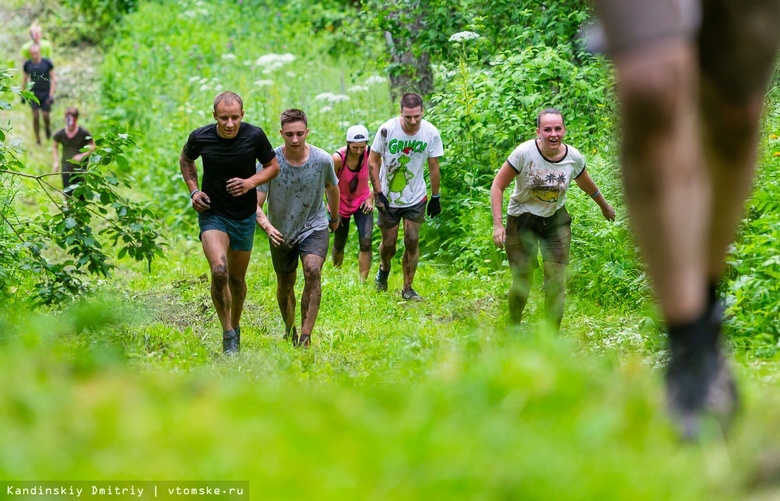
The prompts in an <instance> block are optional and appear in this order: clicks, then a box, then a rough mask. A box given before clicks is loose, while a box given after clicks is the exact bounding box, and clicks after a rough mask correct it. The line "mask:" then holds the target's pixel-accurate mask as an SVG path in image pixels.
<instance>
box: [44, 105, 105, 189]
mask: <svg viewBox="0 0 780 501" xmlns="http://www.w3.org/2000/svg"><path fill="white" fill-rule="evenodd" d="M78 121H79V110H78V109H77V108H75V107H73V106H70V107H69V108H68V109H66V110H65V127H64V128H62V129H60V130H58V131H57V132H55V133H54V137H53V138H52V143H51V153H52V157H53V163H52V172H53V173H55V174H56V173H57V172H60V171H62V189H63V190H64V191H65V193H66V194H68V193H70V192H71V191H73V190H72V189H69V188H70V186H71V185H75V184H78V183H79V182H80V177H81V176H79V175H77V174H75V173H78V172H84V171H85V170H86V162H84V161H82V160H84V159H85V158H86V157H87V155H89V154H90V153H91V152H92V151H94V149H95V141H94V140H93V139H92V134H90V133H89V131H88V130H87V129H85V128H84V127H81V126H80V125H79V124H78ZM60 144H61V145H62V157H60V156H59V155H58V153H59V146H60ZM86 147H89V151H84V152H82V151H81V150H82V149H84V148H86ZM73 162H77V163H73ZM71 173H74V174H73V175H71Z"/></svg>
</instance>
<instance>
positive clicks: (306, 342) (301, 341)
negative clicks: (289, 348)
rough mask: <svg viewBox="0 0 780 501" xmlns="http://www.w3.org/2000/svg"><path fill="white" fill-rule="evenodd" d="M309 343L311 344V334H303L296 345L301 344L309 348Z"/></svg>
mask: <svg viewBox="0 0 780 501" xmlns="http://www.w3.org/2000/svg"><path fill="white" fill-rule="evenodd" d="M309 345H311V334H301V337H300V338H299V339H298V342H297V343H295V346H300V347H302V348H308V347H309Z"/></svg>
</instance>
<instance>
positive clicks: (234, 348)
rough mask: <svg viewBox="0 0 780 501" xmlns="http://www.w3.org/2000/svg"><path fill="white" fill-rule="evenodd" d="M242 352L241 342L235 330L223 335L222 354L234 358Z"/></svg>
mask: <svg viewBox="0 0 780 501" xmlns="http://www.w3.org/2000/svg"><path fill="white" fill-rule="evenodd" d="M240 351H241V342H240V341H239V337H238V335H237V334H236V331H235V330H234V329H230V330H229V331H227V332H225V333H223V334H222V353H224V354H225V355H229V356H233V355H238V352H240Z"/></svg>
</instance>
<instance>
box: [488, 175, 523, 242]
mask: <svg viewBox="0 0 780 501" xmlns="http://www.w3.org/2000/svg"><path fill="white" fill-rule="evenodd" d="M515 176H517V171H516V170H515V169H514V168H513V167H512V166H511V165H510V164H509V162H504V165H502V166H501V168H500V169H498V173H497V174H496V177H495V178H494V179H493V185H492V186H491V187H490V212H491V213H492V214H493V243H495V244H496V245H497V246H498V247H500V248H502V249H503V248H504V241H505V240H506V228H504V222H503V221H504V191H505V190H506V189H507V187H508V186H509V184H510V183H511V182H512V180H513V179H514V178H515Z"/></svg>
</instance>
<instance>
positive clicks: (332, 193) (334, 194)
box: [325, 183, 341, 231]
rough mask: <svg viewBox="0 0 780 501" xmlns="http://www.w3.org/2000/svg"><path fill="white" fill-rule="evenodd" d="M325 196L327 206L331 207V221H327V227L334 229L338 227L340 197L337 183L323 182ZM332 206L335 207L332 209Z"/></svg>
mask: <svg viewBox="0 0 780 501" xmlns="http://www.w3.org/2000/svg"><path fill="white" fill-rule="evenodd" d="M325 198H327V199H328V207H330V208H331V212H330V214H331V218H332V220H333V221H332V222H331V221H328V227H329V228H330V231H336V228H338V227H339V203H340V199H341V195H340V192H339V187H338V185H336V184H330V183H325ZM334 207H335V208H336V209H335V210H333V208H334Z"/></svg>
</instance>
